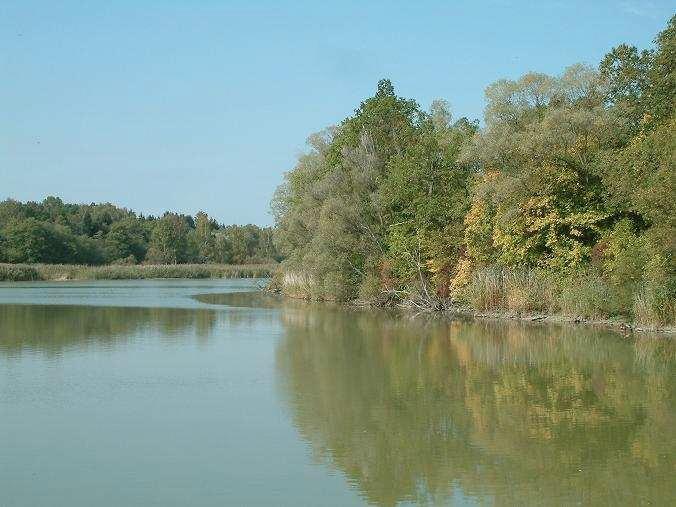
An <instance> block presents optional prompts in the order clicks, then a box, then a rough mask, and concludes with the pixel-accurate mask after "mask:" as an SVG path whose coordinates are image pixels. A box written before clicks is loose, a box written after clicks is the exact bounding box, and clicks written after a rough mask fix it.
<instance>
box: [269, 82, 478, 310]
mask: <svg viewBox="0 0 676 507" xmlns="http://www.w3.org/2000/svg"><path fill="white" fill-rule="evenodd" d="M436 113H437V114H435V115H432V116H430V115H429V114H427V113H425V112H424V111H422V110H421V109H420V108H419V106H418V105H417V103H416V102H415V101H413V100H409V99H404V98H401V97H398V96H397V95H396V94H395V92H394V88H393V87H392V84H391V83H390V81H388V80H381V81H380V82H379V83H378V87H377V92H376V94H375V95H374V96H373V97H371V98H369V99H366V100H365V101H364V102H362V104H361V106H360V107H359V108H358V109H357V110H356V111H355V114H354V115H353V116H351V117H349V118H347V119H345V120H344V121H343V122H342V123H341V124H340V125H339V126H337V127H334V128H330V129H327V130H325V131H324V132H321V133H319V134H315V135H313V136H311V137H310V139H309V140H308V143H309V145H310V148H311V149H310V151H309V152H308V153H306V154H304V155H302V156H301V157H300V159H299V161H298V164H297V165H296V167H295V168H294V169H293V170H292V171H290V172H289V173H287V174H286V176H285V181H284V183H283V184H282V185H281V186H280V188H279V189H278V190H277V193H276V196H275V199H274V201H273V209H274V211H275V217H276V222H277V242H278V244H279V246H280V248H281V249H282V251H283V252H284V253H285V254H286V255H287V260H286V261H285V263H284V274H285V276H284V282H283V283H284V286H285V287H284V288H285V290H286V291H287V292H291V293H294V294H296V295H300V296H303V297H310V298H317V299H337V300H345V299H352V298H356V297H366V298H369V299H373V298H382V297H384V298H390V297H393V296H394V297H396V295H397V294H400V293H401V292H402V291H409V292H410V291H419V290H421V289H424V290H425V292H429V290H432V288H431V287H430V288H428V284H429V283H430V280H431V281H432V283H434V282H435V281H437V280H438V279H439V277H441V276H442V273H443V272H444V270H446V269H447V264H448V265H452V264H453V261H452V260H442V261H439V259H440V258H442V259H445V258H446V257H448V258H449V259H451V258H452V257H453V256H454V255H457V252H456V250H457V245H454V244H453V243H454V242H453V241H450V242H449V240H448V239H449V238H450V237H452V233H453V232H454V231H453V227H449V223H450V222H451V221H452V219H454V218H455V219H457V218H459V217H461V216H462V214H463V213H464V206H465V202H466V201H467V188H466V182H467V178H466V171H463V170H459V169H457V168H456V167H455V164H454V160H455V157H456V155H457V153H458V151H459V144H460V143H461V140H462V138H463V136H468V135H471V134H472V133H473V131H474V130H475V129H476V126H475V125H474V124H472V123H470V122H468V121H466V120H465V121H461V122H459V123H458V124H456V125H453V126H451V125H449V124H448V120H449V117H448V114H447V113H444V112H443V111H439V110H437V111H436ZM456 235H457V232H456ZM437 285H438V286H439V287H445V286H446V284H445V283H438V284H437Z"/></svg>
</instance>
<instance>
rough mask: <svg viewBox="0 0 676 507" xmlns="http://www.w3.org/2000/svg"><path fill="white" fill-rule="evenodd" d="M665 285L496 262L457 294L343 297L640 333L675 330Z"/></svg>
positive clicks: (284, 284) (311, 294)
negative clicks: (561, 273)
mask: <svg viewBox="0 0 676 507" xmlns="http://www.w3.org/2000/svg"><path fill="white" fill-rule="evenodd" d="M270 290H272V291H275V292H278V293H280V294H283V295H285V296H287V297H291V298H297V299H306V300H319V301H334V300H335V299H331V298H327V297H323V292H322V281H317V280H314V279H313V278H312V277H311V276H309V275H306V274H298V273H292V272H281V271H278V272H277V273H276V276H275V277H274V278H273V282H272V283H271V284H270ZM670 294H671V293H670V292H669V291H668V288H666V287H665V286H664V285H663V284H634V286H632V287H630V288H628V287H627V286H626V285H616V284H612V283H610V282H609V281H608V280H606V279H604V277H603V276H601V275H600V274H599V273H594V272H592V271H588V272H581V273H577V274H570V275H569V276H567V277H556V276H554V275H553V274H552V273H547V272H545V271H541V270H529V269H510V268H505V267H499V266H491V267H488V268H485V269H480V270H477V271H476V272H475V273H474V274H473V275H472V277H471V278H470V280H469V281H468V283H467V284H466V285H464V286H463V287H462V288H461V289H460V290H458V291H457V293H456V294H455V295H454V296H453V297H452V298H439V297H437V296H436V295H435V294H434V293H433V292H427V291H422V290H421V289H420V288H419V287H417V288H416V287H413V288H411V290H397V291H388V292H383V293H382V295H381V296H376V297H371V298H363V299H359V300H353V299H351V298H348V299H344V300H342V301H345V302H350V303H352V304H357V305H360V306H373V307H376V306H388V305H395V306H399V307H403V308H408V309H413V310H415V311H433V310H443V311H447V312H449V313H451V314H453V313H459V314H463V315H471V316H474V317H479V318H491V319H522V320H537V321H541V320H544V321H550V322H575V323H588V324H598V325H602V326H608V327H619V328H622V329H633V330H640V331H665V332H669V333H673V332H674V330H675V329H676V327H675V325H674V324H675V323H676V301H674V300H673V298H672V297H671V296H670Z"/></svg>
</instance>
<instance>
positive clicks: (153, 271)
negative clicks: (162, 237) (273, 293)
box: [0, 264, 276, 282]
mask: <svg viewBox="0 0 676 507" xmlns="http://www.w3.org/2000/svg"><path fill="white" fill-rule="evenodd" d="M275 269H276V265H275V264H246V265H235V264H138V265H131V266H127V265H120V266H118V265H111V266H82V265H71V264H0V281H13V282H21V281H33V280H43V281H57V280H137V279H157V278H193V279H195V278H267V277H270V276H271V275H272V273H273V272H274V271H275Z"/></svg>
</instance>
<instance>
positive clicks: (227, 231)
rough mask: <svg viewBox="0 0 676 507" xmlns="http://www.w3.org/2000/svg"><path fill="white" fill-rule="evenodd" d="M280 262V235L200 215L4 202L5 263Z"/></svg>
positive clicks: (0, 256)
mask: <svg viewBox="0 0 676 507" xmlns="http://www.w3.org/2000/svg"><path fill="white" fill-rule="evenodd" d="M275 260H278V254H277V251H276V250H275V247H274V246H273V242H272V229H271V228H270V227H258V226H256V225H243V226H241V225H228V226H224V225H221V224H219V223H217V222H216V221H215V220H213V219H212V218H210V217H209V216H208V215H207V214H206V213H204V212H199V213H197V215H196V216H195V217H192V216H189V215H182V214H177V213H169V212H167V213H165V214H164V215H163V216H161V217H153V216H147V217H146V216H143V215H137V214H136V213H134V212H133V211H130V210H127V209H124V208H119V207H117V206H114V205H112V204H67V203H64V202H63V201H62V200H61V199H59V198H57V197H47V198H46V199H45V200H43V201H42V202H26V203H21V202H19V201H15V200H11V199H8V200H6V201H3V202H0V262H10V263H49V264H52V263H63V264H92V265H96V264H111V263H114V264H137V263H150V264H179V263H188V262H191V263H207V262H208V263H226V264H227V263H234V264H244V263H260V262H271V261H275Z"/></svg>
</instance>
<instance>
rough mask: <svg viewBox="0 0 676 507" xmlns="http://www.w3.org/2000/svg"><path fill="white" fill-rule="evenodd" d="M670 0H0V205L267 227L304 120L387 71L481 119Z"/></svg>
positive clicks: (344, 106)
mask: <svg viewBox="0 0 676 507" xmlns="http://www.w3.org/2000/svg"><path fill="white" fill-rule="evenodd" d="M675 5H676V4H675V2H674V1H673V0H672V1H658V0H654V1H652V2H651V1H640V0H629V1H579V2H578V1H564V0H562V1H546V0H543V1H539V2H536V1H533V2H517V1H509V0H503V1H497V0H495V1H484V2H479V1H464V2H461V1H445V2H442V1H438V2H432V1H406V2H399V1H387V2H385V1H364V0H362V1H355V2H348V1H341V2H300V1H297V2H285V1H282V0H276V1H265V2H263V1H255V0H249V1H225V0H222V1H210V0H200V1H198V0H194V1H187V0H186V1H169V0H165V1H143V0H127V1H124V0H117V1H113V2H102V1H79V2H75V1H54V0H44V1H41V2H37V1H31V0H2V1H1V2H0V112H1V113H2V115H1V120H0V199H3V198H6V197H12V198H16V199H20V200H28V199H30V200H41V199H42V198H44V197H45V196H47V195H58V196H60V197H62V198H63V199H64V200H66V201H73V202H91V201H95V202H100V201H110V202H114V203H116V204H120V205H122V206H126V207H129V208H132V209H135V210H138V211H141V212H144V213H153V214H158V213H161V212H163V211H165V210H177V211H181V212H186V213H191V214H194V213H196V212H197V211H198V210H204V211H206V212H207V213H209V214H210V215H212V216H214V217H215V218H217V219H218V220H219V221H222V222H226V223H233V222H236V223H247V222H252V223H258V224H269V223H271V221H272V218H271V216H270V215H269V211H268V210H269V206H268V203H269V199H270V197H271V195H272V193H273V191H274V189H275V187H276V186H277V185H278V184H279V182H280V181H281V178H282V174H283V172H284V171H286V170H288V169H290V168H291V167H292V166H293V164H294V160H295V157H296V155H297V154H298V153H299V152H300V151H301V150H303V149H304V142H305V138H306V137H307V135H308V134H310V133H311V132H314V131H317V130H320V129H321V128H323V127H325V126H327V125H330V124H333V123H336V122H338V121H340V120H341V119H342V118H344V117H345V116H347V115H348V114H350V113H351V112H352V111H353V109H354V108H355V107H357V106H358V104H359V102H360V101H361V100H362V99H363V98H365V97H367V96H369V95H372V94H373V92H374V90H375V86H376V82H377V81H378V79H380V78H382V77H388V78H390V79H391V80H392V82H393V83H394V85H395V89H396V91H397V93H398V94H400V95H403V96H406V97H412V98H415V99H416V100H418V102H419V103H420V104H421V105H423V106H424V107H428V106H429V104H430V102H431V101H432V100H433V99H434V98H446V99H447V100H449V101H450V102H451V105H452V107H453V111H454V116H456V117H458V116H469V117H472V118H480V117H481V116H482V111H483V90H484V88H485V87H486V85H488V84H489V83H491V82H492V81H495V80H496V79H499V78H502V77H508V78H515V77H518V76H519V75H520V74H522V73H524V72H526V71H529V70H538V71H543V72H547V73H559V72H560V71H561V70H562V69H563V68H564V67H565V66H567V65H569V64H571V63H574V62H586V63H591V64H596V63H597V62H598V61H599V60H600V58H601V57H602V56H603V55H604V54H605V53H606V52H607V51H608V50H609V49H610V48H611V47H613V46H614V45H617V44H618V43H621V42H628V43H631V44H634V45H636V46H639V47H647V46H649V45H650V44H651V41H652V39H653V38H654V36H655V34H656V33H657V32H658V31H659V30H661V29H662V28H664V26H665V25H666V22H667V20H668V18H669V17H670V16H671V15H672V14H673V13H674V10H676V9H675Z"/></svg>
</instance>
